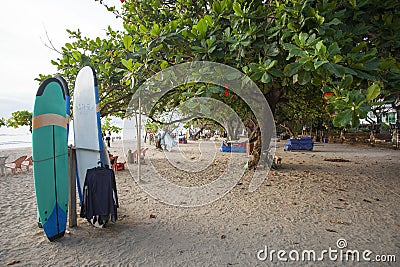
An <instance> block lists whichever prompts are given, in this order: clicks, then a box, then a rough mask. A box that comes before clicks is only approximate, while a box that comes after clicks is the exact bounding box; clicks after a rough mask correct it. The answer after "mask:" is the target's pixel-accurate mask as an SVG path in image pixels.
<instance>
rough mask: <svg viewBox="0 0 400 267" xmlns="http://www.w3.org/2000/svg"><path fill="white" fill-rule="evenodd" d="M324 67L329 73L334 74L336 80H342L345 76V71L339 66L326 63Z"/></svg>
mask: <svg viewBox="0 0 400 267" xmlns="http://www.w3.org/2000/svg"><path fill="white" fill-rule="evenodd" d="M325 66H326V68H327V70H328V71H329V72H330V73H332V74H334V75H335V76H336V77H338V78H342V77H343V75H344V74H345V69H344V67H343V66H341V65H338V64H332V63H328V64H325Z"/></svg>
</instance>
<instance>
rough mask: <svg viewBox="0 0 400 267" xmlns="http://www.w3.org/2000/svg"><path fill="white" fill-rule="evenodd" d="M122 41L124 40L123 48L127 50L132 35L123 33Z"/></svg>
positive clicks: (130, 43)
mask: <svg viewBox="0 0 400 267" xmlns="http://www.w3.org/2000/svg"><path fill="white" fill-rule="evenodd" d="M123 42H124V47H125V49H126V50H129V48H130V47H131V45H132V36H130V35H125V36H124V39H123Z"/></svg>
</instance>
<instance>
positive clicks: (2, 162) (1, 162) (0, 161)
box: [0, 157, 8, 176]
mask: <svg viewBox="0 0 400 267" xmlns="http://www.w3.org/2000/svg"><path fill="white" fill-rule="evenodd" d="M7 158H8V157H0V174H1V176H3V175H4V176H6V175H7V169H6V160H7Z"/></svg>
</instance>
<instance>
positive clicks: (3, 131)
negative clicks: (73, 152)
mask: <svg viewBox="0 0 400 267" xmlns="http://www.w3.org/2000/svg"><path fill="white" fill-rule="evenodd" d="M70 130H71V128H70ZM71 132H72V131H70V132H69V138H68V144H72V143H73V134H72V133H71ZM25 147H32V134H31V132H30V131H29V127H28V126H23V127H19V128H16V129H14V128H6V127H0V150H2V149H13V148H25Z"/></svg>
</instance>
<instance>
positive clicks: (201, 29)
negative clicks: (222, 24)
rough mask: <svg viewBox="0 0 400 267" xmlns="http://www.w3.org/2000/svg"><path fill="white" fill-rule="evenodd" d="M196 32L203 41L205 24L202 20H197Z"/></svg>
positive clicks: (205, 31)
mask: <svg viewBox="0 0 400 267" xmlns="http://www.w3.org/2000/svg"><path fill="white" fill-rule="evenodd" d="M197 31H198V32H199V37H200V39H204V38H205V37H206V33H207V22H206V21H205V20H204V19H201V20H199V22H198V23H197Z"/></svg>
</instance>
